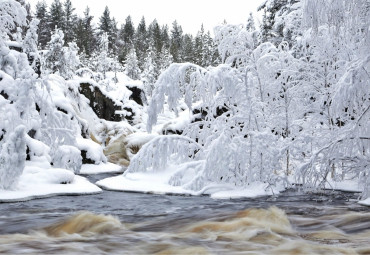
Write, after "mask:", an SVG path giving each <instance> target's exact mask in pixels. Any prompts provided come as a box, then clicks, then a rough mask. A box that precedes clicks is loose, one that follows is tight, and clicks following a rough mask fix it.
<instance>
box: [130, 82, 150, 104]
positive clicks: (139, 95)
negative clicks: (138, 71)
mask: <svg viewBox="0 0 370 255" xmlns="http://www.w3.org/2000/svg"><path fill="white" fill-rule="evenodd" d="M126 87H127V88H128V89H129V90H130V91H131V92H132V94H131V96H130V97H129V99H130V100H133V101H135V102H136V103H137V104H139V105H142V106H143V105H144V103H146V102H147V100H146V96H145V93H144V91H143V90H142V89H140V88H138V87H136V86H130V85H127V86H126Z"/></svg>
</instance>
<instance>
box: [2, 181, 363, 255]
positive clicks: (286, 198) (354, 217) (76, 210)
mask: <svg viewBox="0 0 370 255" xmlns="http://www.w3.org/2000/svg"><path fill="white" fill-rule="evenodd" d="M107 176H109V175H97V176H89V177H88V178H89V179H90V181H92V182H95V181H97V180H99V179H102V178H105V177H107ZM358 197H359V194H355V193H345V192H338V191H335V192H334V191H326V192H325V193H300V192H297V191H287V192H284V193H282V194H280V195H279V196H276V197H259V198H254V199H235V200H214V199H211V198H210V197H207V196H202V197H190V196H167V195H153V194H140V193H125V192H112V191H104V192H102V193H100V194H96V195H85V196H58V197H51V198H44V199H36V200H31V201H27V202H18V203H0V254H12V255H13V254H370V208H369V207H365V206H361V205H358V204H357V199H358Z"/></svg>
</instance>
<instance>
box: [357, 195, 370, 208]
mask: <svg viewBox="0 0 370 255" xmlns="http://www.w3.org/2000/svg"><path fill="white" fill-rule="evenodd" d="M358 203H359V204H360V205H366V206H370V197H369V198H367V199H365V200H362V201H360V202H358Z"/></svg>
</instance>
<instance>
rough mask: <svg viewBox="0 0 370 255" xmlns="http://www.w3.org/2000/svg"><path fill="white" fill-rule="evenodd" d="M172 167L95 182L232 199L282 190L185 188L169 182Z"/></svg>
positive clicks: (213, 185) (259, 185)
mask: <svg viewBox="0 0 370 255" xmlns="http://www.w3.org/2000/svg"><path fill="white" fill-rule="evenodd" d="M174 172H175V173H176V171H174V169H173V168H172V169H171V168H170V169H167V170H164V171H161V172H160V173H159V172H146V173H143V172H137V173H126V174H125V175H120V176H116V177H110V178H106V179H103V180H100V181H98V182H97V183H96V184H97V185H98V186H100V187H102V188H103V189H107V190H115V191H127V192H140V193H151V194H172V195H191V196H199V195H204V194H205V195H210V196H211V197H212V198H214V199H233V198H242V197H249V198H251V197H259V196H269V195H274V194H279V193H280V192H281V191H283V190H284V187H283V186H279V185H277V186H276V187H268V184H266V183H253V184H252V185H248V186H245V187H235V186H233V185H228V184H216V183H209V184H208V185H206V186H205V187H204V188H202V189H201V190H200V191H194V190H189V189H186V188H185V187H184V186H173V185H170V184H169V181H170V179H171V177H172V176H173V175H174Z"/></svg>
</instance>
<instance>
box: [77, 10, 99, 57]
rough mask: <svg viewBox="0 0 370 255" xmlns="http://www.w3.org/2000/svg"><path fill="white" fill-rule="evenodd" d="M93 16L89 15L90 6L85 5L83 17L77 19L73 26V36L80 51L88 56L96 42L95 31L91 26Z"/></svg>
mask: <svg viewBox="0 0 370 255" xmlns="http://www.w3.org/2000/svg"><path fill="white" fill-rule="evenodd" d="M93 18H94V17H93V16H91V15H90V8H89V7H86V9H85V11H84V17H83V18H78V19H77V22H76V23H77V24H76V26H75V29H74V30H75V31H74V35H75V36H74V38H75V40H76V43H77V46H78V47H79V48H80V51H81V52H83V53H84V55H85V56H86V57H87V58H89V57H90V56H91V55H92V54H93V50H94V48H95V44H96V41H97V40H96V38H95V32H94V28H93V27H92V20H93Z"/></svg>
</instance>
